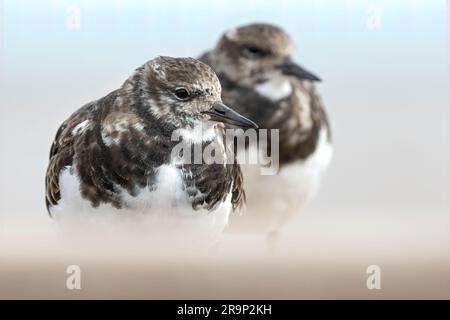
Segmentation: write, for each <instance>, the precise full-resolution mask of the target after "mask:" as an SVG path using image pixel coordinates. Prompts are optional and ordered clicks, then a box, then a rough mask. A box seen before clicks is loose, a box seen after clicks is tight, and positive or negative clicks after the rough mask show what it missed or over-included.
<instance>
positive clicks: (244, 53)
mask: <svg viewBox="0 0 450 320" xmlns="http://www.w3.org/2000/svg"><path fill="white" fill-rule="evenodd" d="M293 47H294V46H293V42H292V40H291V38H290V37H289V35H288V34H287V33H286V32H284V31H283V30H282V29H280V28H278V27H276V26H273V25H269V24H252V25H247V26H243V27H240V28H237V29H233V30H231V31H229V32H227V33H226V34H224V35H223V36H222V38H221V39H220V41H219V43H218V44H217V46H216V47H215V48H214V49H213V50H211V51H209V52H207V53H205V54H204V55H203V56H202V57H201V58H200V60H202V61H203V62H205V63H207V64H208V65H210V66H211V67H213V69H214V70H215V71H216V73H217V75H218V76H219V79H220V81H221V85H222V98H223V100H224V102H225V103H228V104H230V105H233V106H234V107H235V110H237V111H238V112H239V113H241V114H242V115H244V116H246V117H249V118H251V119H253V120H254V121H256V122H257V123H258V125H259V126H260V128H261V129H279V165H280V167H279V168H280V170H279V172H278V174H277V175H274V176H262V175H260V171H259V170H258V168H257V167H255V166H245V167H244V166H243V167H242V168H243V173H244V177H245V189H246V194H247V211H246V213H245V215H243V216H234V215H233V216H232V217H231V221H230V230H231V231H236V230H238V231H242V230H246V231H258V232H267V233H268V234H269V235H274V234H276V233H277V231H278V230H279V228H280V227H281V226H282V225H283V224H284V223H285V222H286V221H287V220H289V219H290V218H291V217H292V216H293V215H294V214H295V213H297V212H298V211H299V210H300V209H301V208H302V207H303V206H304V205H305V204H306V203H308V201H309V200H310V199H312V197H313V196H314V194H315V193H316V191H317V188H318V186H319V182H320V179H321V177H322V175H323V173H324V172H325V169H326V168H327V166H328V164H329V162H330V160H331V156H332V148H331V144H330V127H329V125H328V120H327V116H326V113H325V110H324V108H323V106H322V103H321V101H320V98H319V96H318V94H317V92H316V88H315V86H314V82H315V81H320V79H319V78H318V77H317V76H315V75H314V74H312V73H311V72H309V71H307V70H306V69H304V68H302V67H301V66H299V65H298V64H296V63H294V62H293V61H292V59H291V56H292V54H293ZM269 143H270V140H269ZM250 147H255V145H251V146H250ZM269 147H270V145H269Z"/></svg>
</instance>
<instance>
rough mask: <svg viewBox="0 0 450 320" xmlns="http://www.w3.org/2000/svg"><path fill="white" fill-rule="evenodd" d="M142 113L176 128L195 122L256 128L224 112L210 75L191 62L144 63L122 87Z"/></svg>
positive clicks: (215, 81)
mask: <svg viewBox="0 0 450 320" xmlns="http://www.w3.org/2000/svg"><path fill="white" fill-rule="evenodd" d="M124 88H125V90H128V91H129V92H132V94H133V95H134V96H135V100H136V101H139V102H140V104H139V105H138V106H137V107H138V108H139V109H140V110H139V111H140V112H142V113H144V114H145V113H149V114H151V116H152V117H154V118H156V119H158V120H159V121H161V122H167V123H170V124H172V125H174V126H176V127H186V126H194V125H195V124H196V123H198V121H207V122H208V121H218V122H223V123H231V124H234V125H238V126H242V127H255V126H256V125H255V124H254V123H253V122H252V121H250V120H248V119H247V118H244V117H243V116H241V115H239V114H238V113H236V112H235V111H233V110H232V109H230V108H228V107H227V106H225V105H224V104H223V103H222V100H221V87H220V82H219V79H218V78H217V76H216V74H215V73H214V71H213V70H212V69H211V68H210V67H209V66H207V65H206V64H204V63H202V62H200V61H198V60H196V59H193V58H172V57H162V56H161V57H157V58H155V59H153V60H150V61H148V62H147V63H146V64H144V65H143V66H142V67H141V68H139V69H137V70H136V73H135V74H134V75H133V76H132V77H131V78H130V79H129V80H128V81H127V82H126V83H125V85H124Z"/></svg>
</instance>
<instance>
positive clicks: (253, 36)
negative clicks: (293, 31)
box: [212, 24, 320, 85]
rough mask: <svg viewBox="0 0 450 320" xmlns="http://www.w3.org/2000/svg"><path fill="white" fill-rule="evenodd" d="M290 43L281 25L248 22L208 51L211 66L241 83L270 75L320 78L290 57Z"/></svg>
mask: <svg viewBox="0 0 450 320" xmlns="http://www.w3.org/2000/svg"><path fill="white" fill-rule="evenodd" d="M293 51H294V45H293V42H292V39H291V38H290V36H289V35H288V34H287V33H286V32H285V31H283V30H282V29H280V28H278V27H276V26H273V25H270V24H250V25H246V26H243V27H239V28H236V29H232V30H230V31H228V32H226V33H225V34H224V35H223V36H222V38H221V39H220V41H219V43H218V44H217V46H216V48H215V49H214V50H213V51H212V59H213V64H214V67H215V70H216V71H217V72H220V73H223V74H225V75H226V76H227V77H228V78H229V79H230V80H232V81H234V82H237V83H239V84H243V85H254V84H261V83H264V82H265V81H267V80H269V79H270V78H272V77H273V76H279V75H285V76H293V77H297V78H299V79H301V80H310V81H320V79H319V78H318V77H317V76H315V75H314V74H312V73H311V72H309V71H307V70H305V69H304V68H302V67H301V66H299V65H298V64H296V63H294V62H293V61H292V54H293Z"/></svg>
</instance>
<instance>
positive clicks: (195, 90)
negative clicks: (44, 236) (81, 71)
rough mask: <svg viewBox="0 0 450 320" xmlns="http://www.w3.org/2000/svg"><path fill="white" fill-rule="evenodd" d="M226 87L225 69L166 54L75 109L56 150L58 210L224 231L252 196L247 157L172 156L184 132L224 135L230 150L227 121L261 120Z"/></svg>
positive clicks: (54, 206)
mask: <svg viewBox="0 0 450 320" xmlns="http://www.w3.org/2000/svg"><path fill="white" fill-rule="evenodd" d="M220 94H221V88H220V83H219V80H218V78H217V76H216V74H215V73H214V71H213V70H212V69H211V68H210V67H208V66H207V65H205V64H204V63H201V62H200V61H198V60H195V59H192V58H171V57H158V58H155V59H153V60H150V61H149V62H147V63H146V64H144V65H143V66H142V67H140V68H138V69H137V70H136V71H135V73H134V74H133V75H132V76H131V77H130V78H129V79H128V80H127V81H126V82H125V83H124V84H123V85H122V87H121V88H119V89H118V90H115V91H113V92H112V93H110V94H108V95H106V96H105V97H103V98H101V99H99V100H96V101H94V102H91V103H88V104H87V105H85V106H83V107H82V108H81V109H79V110H78V111H76V112H75V113H73V114H72V115H71V116H70V117H69V119H68V120H66V121H65V122H64V123H63V124H62V125H61V127H60V128H59V130H58V132H57V134H56V138H55V140H54V142H53V145H52V147H51V151H50V161H49V165H48V169H47V175H46V204H47V209H48V212H49V213H50V215H51V216H52V217H54V218H56V219H58V220H61V219H64V218H74V217H83V216H84V217H86V215H87V216H88V219H89V217H102V216H107V215H108V216H111V215H113V216H116V217H124V218H129V217H131V216H134V217H138V218H139V217H145V220H146V221H147V222H149V224H151V227H152V229H151V230H152V231H153V232H156V231H159V232H162V233H165V232H167V233H173V232H175V235H176V236H178V237H179V236H180V233H178V232H179V231H180V230H179V228H180V227H182V228H184V229H182V230H187V231H190V232H191V233H192V234H196V235H198V234H199V233H205V234H206V235H207V236H208V237H209V236H211V237H215V236H216V235H217V234H219V233H220V232H221V231H222V230H223V228H224V227H225V225H226V224H227V222H228V217H229V214H230V212H231V211H232V210H239V209H240V208H241V207H242V206H243V203H244V201H245V200H244V198H245V197H244V190H243V186H242V177H241V171H240V168H239V165H236V164H233V163H232V161H231V160H232V159H223V160H224V161H225V162H223V163H225V164H226V165H224V164H223V163H221V164H204V163H202V162H201V163H200V164H196V163H195V164H194V163H192V162H183V161H181V160H183V159H178V158H177V157H174V156H173V154H172V150H173V148H174V147H175V146H176V145H177V144H179V140H176V141H175V140H174V139H173V136H172V135H173V133H174V132H175V131H176V130H178V133H179V136H180V137H181V138H182V140H183V141H184V142H186V143H190V145H191V144H192V145H195V144H199V145H201V146H202V147H204V145H205V144H210V143H216V145H215V147H216V148H219V151H221V152H220V153H221V154H222V155H223V157H226V156H227V153H226V152H225V151H226V150H225V148H226V146H225V145H224V143H223V123H224V122H228V123H233V124H234V125H240V126H243V127H247V126H256V125H255V124H254V123H253V122H251V121H250V120H248V119H246V118H244V117H242V116H240V115H239V114H237V113H236V112H234V111H233V110H231V109H229V108H228V107H226V106H225V105H223V104H222V103H221V96H220ZM176 155H178V154H176ZM187 160H188V161H191V160H192V158H189V159H187ZM227 163H231V164H227ZM161 230H163V231H161ZM181 234H182V235H183V236H182V237H179V238H180V239H185V238H186V237H187V236H186V234H185V233H181ZM183 241H184V240H183Z"/></svg>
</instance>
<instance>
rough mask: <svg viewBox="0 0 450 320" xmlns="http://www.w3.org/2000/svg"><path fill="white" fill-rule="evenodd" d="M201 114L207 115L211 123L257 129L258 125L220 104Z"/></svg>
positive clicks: (217, 103) (215, 104)
mask: <svg viewBox="0 0 450 320" xmlns="http://www.w3.org/2000/svg"><path fill="white" fill-rule="evenodd" d="M203 113H205V114H208V115H209V116H210V117H211V120H213V121H219V122H223V123H228V124H232V125H235V126H238V127H243V128H250V127H251V128H255V129H258V125H257V124H256V123H254V122H253V121H251V120H249V119H247V118H246V117H243V116H241V115H240V114H239V113H237V112H236V111H233V110H232V109H230V108H228V107H227V106H226V105H224V104H223V103H221V102H216V103H214V104H213V106H212V107H211V109H209V110H208V111H204V112H203Z"/></svg>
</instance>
